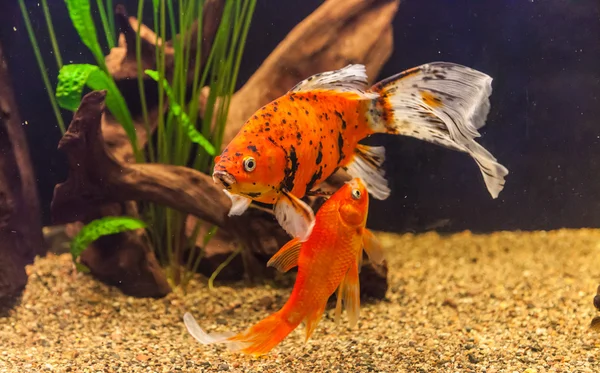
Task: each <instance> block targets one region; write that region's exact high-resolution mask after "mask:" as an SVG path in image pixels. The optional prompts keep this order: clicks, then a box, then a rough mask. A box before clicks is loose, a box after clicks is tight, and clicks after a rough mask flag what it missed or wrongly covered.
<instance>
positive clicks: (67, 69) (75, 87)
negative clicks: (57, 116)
mask: <svg viewBox="0 0 600 373" xmlns="http://www.w3.org/2000/svg"><path fill="white" fill-rule="evenodd" d="M86 85H87V86H88V87H90V88H91V89H93V90H104V89H105V90H106V91H107V95H106V106H107V107H108V110H110V112H111V113H112V114H113V115H114V116H115V118H117V121H119V123H121V125H122V126H123V128H124V129H125V132H126V133H127V136H129V141H131V143H132V144H137V135H136V132H135V127H134V126H133V119H132V118H131V114H130V112H129V109H128V108H127V104H126V103H125V99H124V98H123V96H122V95H121V91H119V88H118V87H117V86H116V84H115V82H114V81H113V80H112V79H111V78H110V77H109V76H108V75H106V73H105V72H104V71H102V70H100V68H99V67H98V66H95V65H89V64H71V65H65V66H63V67H62V68H61V69H60V71H59V73H58V86H57V87H56V98H57V100H58V104H59V105H60V107H62V108H64V109H68V110H71V111H75V110H77V108H78V107H79V103H80V102H81V95H82V93H83V88H84V87H85V86H86ZM134 149H137V147H134Z"/></svg>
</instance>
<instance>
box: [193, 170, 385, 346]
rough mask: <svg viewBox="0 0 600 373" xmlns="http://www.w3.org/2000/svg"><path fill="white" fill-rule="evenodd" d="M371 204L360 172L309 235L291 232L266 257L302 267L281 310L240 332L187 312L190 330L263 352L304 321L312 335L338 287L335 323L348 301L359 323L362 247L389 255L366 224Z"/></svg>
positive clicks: (380, 256) (282, 265) (208, 339)
mask: <svg viewBox="0 0 600 373" xmlns="http://www.w3.org/2000/svg"><path fill="white" fill-rule="evenodd" d="M368 208H369V195H368V193H367V190H366V187H365V184H364V183H363V182H362V181H361V180H360V179H358V178H355V179H352V180H351V181H349V182H347V183H345V184H344V185H343V186H342V187H341V188H340V189H339V190H337V191H336V192H335V193H334V194H333V195H332V196H331V197H330V198H329V199H327V200H326V201H325V203H324V204H323V205H322V206H321V208H320V209H319V210H318V211H317V214H316V216H315V226H314V229H313V231H312V233H311V235H310V237H309V238H308V240H306V241H304V242H301V241H300V240H299V239H298V238H292V239H291V240H290V241H289V242H288V243H286V244H285V245H284V246H283V247H282V248H281V249H280V250H279V251H278V252H277V253H276V254H275V255H273V257H272V258H271V259H270V260H269V262H268V263H267V265H268V266H271V267H275V268H277V269H278V270H279V271H282V272H287V271H289V270H290V269H292V268H294V267H296V266H297V267H298V273H297V275H296V282H295V283H294V287H293V289H292V293H291V295H290V297H289V299H288V300H287V302H286V303H285V304H284V306H283V307H282V308H281V309H280V310H279V311H277V312H275V313H273V314H271V315H270V316H268V317H267V318H265V319H263V320H262V321H260V322H258V323H257V324H256V325H254V326H252V327H250V328H249V329H247V330H246V331H244V332H242V333H239V334H233V333H231V332H227V333H210V334H209V333H206V332H205V331H204V330H203V329H202V328H201V327H200V326H199V325H198V323H197V322H196V320H195V319H194V317H193V316H192V315H191V314H189V313H186V314H185V315H184V322H185V325H186V327H187V330H188V331H189V333H190V334H191V335H192V336H193V337H194V338H195V339H196V340H198V341H199V342H201V343H202V344H205V345H207V344H212V343H225V344H227V345H228V347H229V348H230V349H231V350H234V351H241V352H242V353H245V354H250V355H255V356H259V355H264V354H266V353H268V352H269V351H270V350H271V349H273V347H275V346H276V345H278V344H279V343H280V342H281V341H282V340H283V339H284V338H285V337H286V336H287V335H288V334H289V333H291V332H292V330H294V329H295V328H296V327H297V326H298V325H299V324H300V323H302V322H304V323H305V324H306V331H305V332H306V335H305V340H308V339H309V338H310V336H311V335H312V333H313V331H314V330H315V327H316V326H317V324H318V323H319V321H320V320H321V318H322V316H323V313H324V312H325V307H326V305H327V301H328V299H329V297H330V296H331V295H332V294H333V293H334V292H335V290H336V289H337V304H336V309H335V320H336V323H339V321H340V319H341V313H342V301H343V304H344V307H345V309H346V312H347V315H348V319H349V321H350V325H351V326H355V325H356V324H357V322H358V318H359V314H360V288H359V279H358V272H359V268H360V265H361V261H362V256H363V249H364V250H365V251H366V253H367V255H368V257H369V259H370V260H371V261H372V262H374V263H381V262H382V261H383V260H384V252H383V250H382V248H381V245H380V244H379V242H378V240H377V239H376V237H375V236H374V235H373V233H372V232H371V231H369V230H368V229H367V228H366V222H367V214H368Z"/></svg>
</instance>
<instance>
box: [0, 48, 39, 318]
mask: <svg viewBox="0 0 600 373" xmlns="http://www.w3.org/2000/svg"><path fill="white" fill-rule="evenodd" d="M45 253H46V246H45V245H44V241H43V236H42V224H41V212H40V204H39V198H38V193H37V189H36V184H35V176H34V172H33V167H32V165H31V160H30V158H29V148H28V145H27V141H26V138H25V133H24V131H23V127H22V125H21V118H20V117H19V113H18V111H17V103H16V100H15V97H14V94H13V90H12V83H11V81H10V74H9V72H8V66H7V63H6V60H5V58H4V55H3V51H2V45H0V311H1V310H2V309H3V308H5V307H6V306H11V305H12V303H13V301H14V300H15V299H16V297H17V296H19V295H20V293H21V291H22V290H23V288H24V287H25V285H26V283H27V274H26V273H25V265H27V264H30V263H32V262H33V259H34V257H35V256H36V255H44V254H45Z"/></svg>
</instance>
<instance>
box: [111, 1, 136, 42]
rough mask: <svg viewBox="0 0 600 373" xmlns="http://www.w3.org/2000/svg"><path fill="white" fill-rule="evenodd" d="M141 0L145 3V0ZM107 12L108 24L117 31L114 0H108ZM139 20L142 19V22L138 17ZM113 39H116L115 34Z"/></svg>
mask: <svg viewBox="0 0 600 373" xmlns="http://www.w3.org/2000/svg"><path fill="white" fill-rule="evenodd" d="M140 2H142V3H143V2H144V1H140ZM106 12H107V13H108V25H109V26H110V29H111V30H112V32H113V33H115V30H116V28H115V7H114V6H113V0H106ZM138 20H140V23H141V18H139V17H138ZM113 40H116V35H115V34H113Z"/></svg>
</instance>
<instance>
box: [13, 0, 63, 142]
mask: <svg viewBox="0 0 600 373" xmlns="http://www.w3.org/2000/svg"><path fill="white" fill-rule="evenodd" d="M46 1H47V0H42V8H43V10H44V17H45V18H46V24H47V26H48V30H49V35H50V40H51V42H52V48H53V50H54V56H55V57H56V63H57V64H58V68H61V67H62V58H61V56H60V51H59V50H58V43H57V41H56V36H55V34H54V26H53V25H52V18H51V16H50V11H49V10H48V4H47V3H46ZM19 8H20V9H21V14H22V15H23V20H24V21H25V28H26V29H27V35H28V36H29V41H30V42H31V46H32V47H33V53H34V54H35V60H36V62H37V64H38V67H39V70H40V74H42V81H43V82H44V87H45V88H46V93H48V98H49V100H50V104H51V105H52V111H53V112H54V116H55V117H56V123H57V124H58V128H59V129H60V132H61V133H62V134H64V133H65V123H64V121H63V118H62V115H61V113H60V109H59V107H58V103H57V101H56V98H55V97H54V90H53V89H52V84H51V83H50V78H49V77H48V72H47V70H46V64H45V63H44V59H43V58H42V54H41V52H40V47H39V45H38V42H37V39H36V37H35V34H34V32H33V27H31V20H30V19H29V13H28V12H27V7H26V6H25V1H24V0H19Z"/></svg>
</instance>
